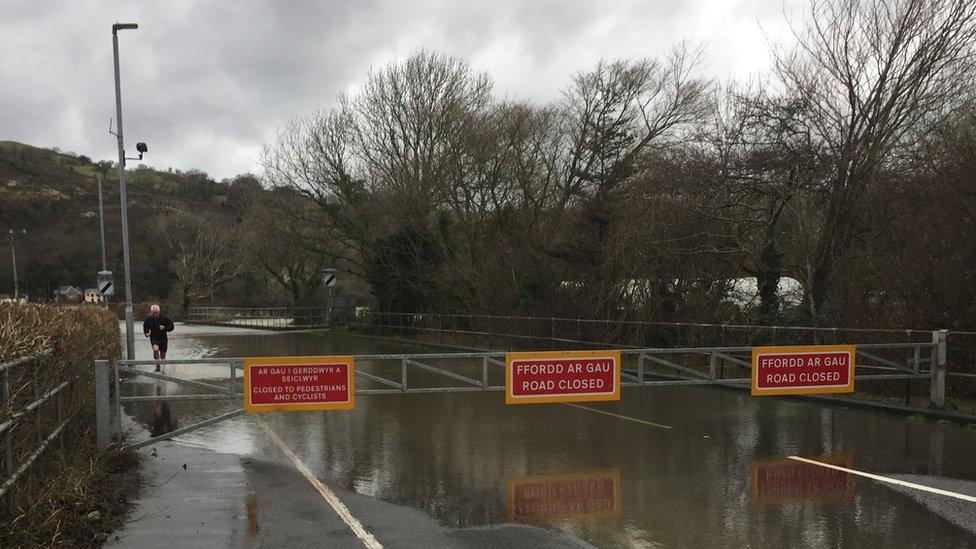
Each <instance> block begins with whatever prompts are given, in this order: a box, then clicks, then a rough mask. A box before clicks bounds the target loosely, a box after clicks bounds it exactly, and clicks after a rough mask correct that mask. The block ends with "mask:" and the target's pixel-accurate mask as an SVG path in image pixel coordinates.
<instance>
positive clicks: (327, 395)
mask: <svg viewBox="0 0 976 549" xmlns="http://www.w3.org/2000/svg"><path fill="white" fill-rule="evenodd" d="M355 405H356V386H355V364H354V360H353V357H351V356H293V357H267V358H245V359H244V411H245V412H289V411H316V410H349V409H352V408H354V407H355Z"/></svg>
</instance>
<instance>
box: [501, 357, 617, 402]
mask: <svg viewBox="0 0 976 549" xmlns="http://www.w3.org/2000/svg"><path fill="white" fill-rule="evenodd" d="M594 400H620V351H550V352H541V353H508V354H507V355H506V356H505V403H506V404H539V403H546V402H585V401H594Z"/></svg>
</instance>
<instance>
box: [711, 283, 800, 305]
mask: <svg viewBox="0 0 976 549" xmlns="http://www.w3.org/2000/svg"><path fill="white" fill-rule="evenodd" d="M776 296H777V297H779V300H780V303H782V305H783V306H784V307H799V306H800V305H802V304H803V284H802V283H800V281H799V280H797V279H795V278H791V277H788V276H784V277H782V278H780V279H779V284H778V285H777V286H776ZM725 300H726V301H727V302H729V303H732V304H733V305H736V306H738V307H751V306H754V305H759V282H758V281H757V280H756V277H754V276H748V277H745V278H734V279H732V286H731V288H730V289H729V292H728V293H727V294H726V297H725Z"/></svg>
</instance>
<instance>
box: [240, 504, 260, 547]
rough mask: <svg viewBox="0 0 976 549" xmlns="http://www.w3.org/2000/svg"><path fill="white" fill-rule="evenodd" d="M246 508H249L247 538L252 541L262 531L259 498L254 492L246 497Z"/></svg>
mask: <svg viewBox="0 0 976 549" xmlns="http://www.w3.org/2000/svg"><path fill="white" fill-rule="evenodd" d="M244 508H245V509H246V510H247V532H246V538H245V539H246V540H247V541H251V540H253V539H254V538H255V536H257V535H258V534H259V533H261V527H260V526H258V498H257V497H255V496H254V492H248V493H247V496H246V497H245V498H244Z"/></svg>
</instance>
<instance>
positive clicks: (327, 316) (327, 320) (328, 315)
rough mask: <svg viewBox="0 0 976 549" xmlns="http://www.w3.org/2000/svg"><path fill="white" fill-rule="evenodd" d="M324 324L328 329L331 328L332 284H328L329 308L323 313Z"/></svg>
mask: <svg viewBox="0 0 976 549" xmlns="http://www.w3.org/2000/svg"><path fill="white" fill-rule="evenodd" d="M325 325H326V327H327V328H329V329H330V330H331V329H332V286H329V308H328V309H327V310H326V313H325Z"/></svg>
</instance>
